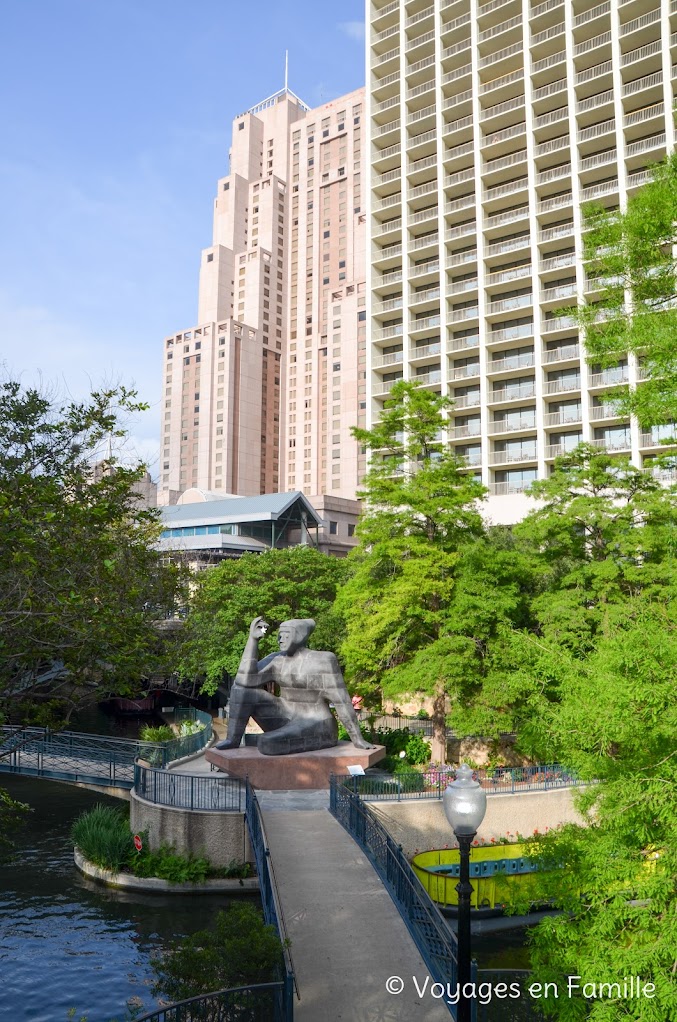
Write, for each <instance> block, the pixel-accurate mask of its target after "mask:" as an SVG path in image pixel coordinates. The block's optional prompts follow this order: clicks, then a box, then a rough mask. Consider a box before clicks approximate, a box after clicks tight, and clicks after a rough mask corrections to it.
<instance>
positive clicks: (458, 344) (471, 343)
mask: <svg viewBox="0 0 677 1022" xmlns="http://www.w3.org/2000/svg"><path fill="white" fill-rule="evenodd" d="M479 343H480V335H479V334H468V336H467V337H452V338H451V343H450V345H449V350H450V351H453V352H456V351H469V349H470V348H477V347H479Z"/></svg>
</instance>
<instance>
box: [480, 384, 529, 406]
mask: <svg viewBox="0 0 677 1022" xmlns="http://www.w3.org/2000/svg"><path fill="white" fill-rule="evenodd" d="M535 396H536V384H535V383H522V384H521V385H520V386H519V387H494V389H493V391H492V392H491V396H490V398H489V401H490V403H491V404H498V403H499V402H504V401H523V400H524V399H525V398H529V397H535Z"/></svg>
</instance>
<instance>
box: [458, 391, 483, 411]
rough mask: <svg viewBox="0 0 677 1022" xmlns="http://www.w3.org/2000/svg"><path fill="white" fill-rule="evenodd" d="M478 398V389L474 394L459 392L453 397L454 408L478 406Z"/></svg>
mask: <svg viewBox="0 0 677 1022" xmlns="http://www.w3.org/2000/svg"><path fill="white" fill-rule="evenodd" d="M480 400H481V398H480V393H479V390H478V391H477V393H476V394H459V396H458V397H455V396H454V397H453V402H454V408H479V406H480Z"/></svg>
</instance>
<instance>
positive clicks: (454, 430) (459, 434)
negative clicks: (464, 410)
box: [449, 422, 482, 440]
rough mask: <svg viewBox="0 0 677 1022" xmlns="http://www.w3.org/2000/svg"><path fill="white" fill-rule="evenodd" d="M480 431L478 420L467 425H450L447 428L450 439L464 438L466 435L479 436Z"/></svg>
mask: <svg viewBox="0 0 677 1022" xmlns="http://www.w3.org/2000/svg"><path fill="white" fill-rule="evenodd" d="M481 432H482V430H481V426H480V424H479V422H478V423H476V424H473V425H467V426H452V427H451V429H450V430H449V437H450V439H451V440H464V439H465V438H466V437H471V436H480V435H481Z"/></svg>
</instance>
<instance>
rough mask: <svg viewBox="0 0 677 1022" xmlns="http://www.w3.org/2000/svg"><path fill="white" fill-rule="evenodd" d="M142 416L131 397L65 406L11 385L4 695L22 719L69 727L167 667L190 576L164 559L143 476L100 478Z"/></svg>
mask: <svg viewBox="0 0 677 1022" xmlns="http://www.w3.org/2000/svg"><path fill="white" fill-rule="evenodd" d="M141 407H143V406H142V405H139V403H138V402H137V401H136V400H135V395H134V394H133V393H132V392H129V391H126V390H125V389H124V388H118V389H111V390H105V391H100V392H97V393H94V394H92V395H91V397H90V398H89V399H88V400H87V401H85V402H82V403H68V404H65V405H63V406H60V405H59V404H57V403H56V402H54V401H52V400H50V399H49V398H48V397H46V396H44V395H43V394H40V393H39V392H38V391H37V390H34V389H31V388H29V389H25V390H24V389H22V387H21V385H20V384H19V383H18V382H16V381H11V380H10V381H7V382H5V383H3V384H1V385H0V525H1V526H2V535H3V544H2V547H0V692H1V693H2V700H3V702H4V703H5V706H6V707H7V708H8V709H9V711H10V712H11V715H12V718H13V719H19V718H21V716H22V715H23V714H27V713H29V712H31V707H35V705H36V701H37V703H39V704H41V705H42V706H43V707H45V706H46V707H47V708H48V709H49V710H55V711H56V713H57V715H60V716H62V717H66V718H67V717H68V715H69V714H70V712H71V711H72V710H73V709H74V708H75V707H76V706H77V705H79V704H81V703H82V702H91V701H96V700H98V699H101V698H104V697H105V696H107V695H109V694H112V693H116V694H125V693H130V692H134V691H138V690H139V688H140V686H141V684H142V682H143V679H144V678H146V677H147V676H148V675H149V674H150V673H151V672H152V671H153V670H156V669H158V667H159V666H160V665H161V664H162V663H163V660H162V656H163V644H162V641H161V638H160V635H159V633H158V629H157V627H156V623H157V620H158V618H162V617H164V614H165V612H166V611H168V610H171V609H172V608H173V605H174V600H175V596H176V592H177V585H178V580H179V575H180V573H179V572H178V571H177V569H176V568H174V567H165V566H164V565H163V563H162V560H161V558H160V556H159V554H157V553H156V552H155V550H154V549H153V545H152V544H153V542H154V540H155V539H156V538H157V536H158V535H159V523H158V513H157V511H156V510H145V509H144V508H143V507H142V506H141V505H140V503H139V501H138V498H137V497H136V495H135V494H134V493H133V492H132V485H133V483H134V482H135V481H136V480H137V479H138V478H139V477H140V475H141V473H142V470H143V467H142V466H139V467H135V468H125V467H123V466H122V465H118V464H116V463H115V461H114V460H113V459H110V460H109V461H108V462H107V463H106V465H105V466H104V468H105V470H104V471H103V472H102V473H100V474H97V475H95V474H94V473H93V470H92V465H93V462H94V461H95V460H96V459H97V457H100V456H101V452H102V451H103V450H105V446H106V444H107V443H110V438H111V437H118V438H120V437H123V436H124V434H125V430H124V426H123V425H122V418H123V417H124V416H126V415H127V414H129V413H131V412H134V411H136V410H138V409H139V408H141ZM50 700H51V701H50Z"/></svg>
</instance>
